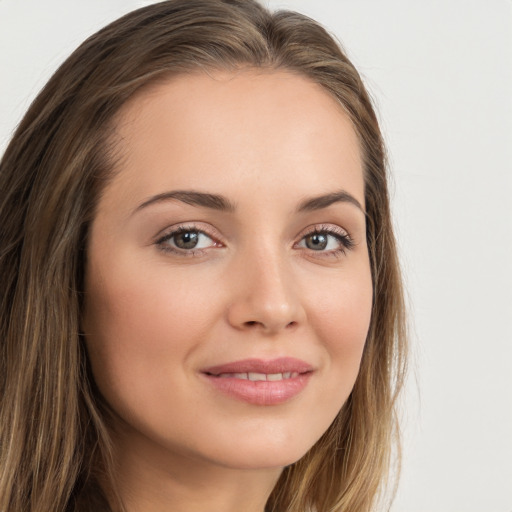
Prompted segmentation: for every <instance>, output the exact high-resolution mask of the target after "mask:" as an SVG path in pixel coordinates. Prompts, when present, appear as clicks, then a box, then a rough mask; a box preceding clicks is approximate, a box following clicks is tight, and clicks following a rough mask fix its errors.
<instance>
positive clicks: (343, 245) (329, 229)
mask: <svg viewBox="0 0 512 512" xmlns="http://www.w3.org/2000/svg"><path fill="white" fill-rule="evenodd" d="M183 233H197V234H198V235H200V236H201V235H204V236H207V237H208V238H210V239H211V240H212V241H213V244H212V245H210V246H209V247H205V248H199V249H195V248H192V249H180V248H178V247H173V246H171V245H169V243H168V242H169V241H170V240H173V239H174V237H176V236H178V235H180V234H183ZM313 235H327V236H330V237H333V238H335V239H336V240H337V241H338V242H339V244H340V245H339V247H338V248H337V249H332V250H329V251H315V250H314V249H309V250H308V249H307V248H306V250H308V252H309V253H313V254H315V253H316V256H317V257H322V258H325V257H340V256H342V255H345V254H346V253H347V251H350V250H351V249H353V247H354V245H355V244H354V241H353V240H352V238H351V237H350V235H349V234H348V233H347V232H346V231H345V230H344V229H342V228H340V227H338V226H333V225H332V224H327V225H320V226H315V227H314V228H313V229H311V230H309V231H307V232H305V233H304V234H302V236H301V238H300V240H299V242H297V243H295V244H294V247H297V246H298V245H299V244H300V243H302V242H303V241H304V240H305V239H306V237H308V236H313ZM155 245H156V246H157V247H158V249H159V250H161V251H162V252H165V253H172V254H177V255H179V256H185V257H194V256H196V257H197V256H202V255H204V254H205V253H206V251H207V250H208V249H210V248H212V247H222V243H221V242H218V241H217V240H216V237H215V236H214V235H213V234H210V233H208V232H207V231H206V230H204V229H200V228H198V227H197V226H195V225H184V226H179V227H177V228H173V229H172V230H171V231H168V232H167V233H165V234H164V235H163V236H161V237H160V238H158V239H157V240H156V242H155Z"/></svg>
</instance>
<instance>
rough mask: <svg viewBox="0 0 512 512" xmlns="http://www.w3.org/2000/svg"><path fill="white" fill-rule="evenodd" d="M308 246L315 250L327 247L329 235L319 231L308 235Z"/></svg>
mask: <svg viewBox="0 0 512 512" xmlns="http://www.w3.org/2000/svg"><path fill="white" fill-rule="evenodd" d="M306 247H307V248H308V249H313V250H314V251H320V250H322V249H325V248H326V247H327V237H326V236H325V235H321V234H318V233H315V234H313V235H309V236H307V237H306Z"/></svg>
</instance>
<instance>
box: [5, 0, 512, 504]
mask: <svg viewBox="0 0 512 512" xmlns="http://www.w3.org/2000/svg"><path fill="white" fill-rule="evenodd" d="M149 3H152V2H143V1H135V0H74V1H72V0H45V1H41V0H0V154H1V153H2V152H3V150H4V149H5V146H6V144H7V141H8V139H9V137H10V135H11V133H12V131H13V129H14V128H15V126H16V124H17V123H18V122H19V120H20V119H21V116H22V115H23V113H24V111H25V110H26V108H27V107H28V105H29V103H30V101H31V100H32V99H33V98H34V97H35V95H36V94H37V92H38V90H39V89H40V88H41V87H42V86H43V85H44V83H45V82H46V80H47V79H48V78H49V76H50V74H51V73H52V72H53V71H54V70H55V69H56V67H57V66H58V65H59V64H60V63H61V62H62V61H63V60H64V58H65V57H66V56H67V55H68V54H69V53H70V52H71V51H72V50H73V49H74V48H75V47H76V46H77V45H78V44H79V43H80V42H81V41H82V40H83V39H84V38H85V37H86V36H88V35H90V34H92V33H93V32H94V31H96V30H97V29H99V28H100V27H101V26H103V25H104V24H106V23H107V22H109V21H111V20H113V19H114V18H116V17H118V16H119V15H121V14H123V13H125V12H127V11H129V10H131V9H133V8H136V7H139V6H142V5H147V4H149ZM269 4H270V6H271V7H287V8H291V9H294V10H298V11H300V12H303V13H305V14H308V15H310V16H311V17H313V18H315V19H317V20H319V21H320V22H322V23H323V24H324V25H325V26H326V27H327V28H328V29H329V30H330V31H331V32H334V33H335V34H336V35H337V37H338V38H339V39H340V40H341V41H342V43H343V45H344V47H345V49H346V50H347V52H348V54H349V56H350V57H351V58H352V60H353V62H354V63H355V64H356V66H357V67H358V69H359V70H360V72H361V73H362V75H363V76H364V78H365V81H366V83H367V85H368V87H369V89H370V91H371V93H372V96H373V97H374V100H375V103H376V107H377V110H378V112H379V116H380V118H381V123H382V128H383V130H384V133H385V138H386V140H387V143H388V148H389V155H390V167H391V170H392V173H393V176H394V179H393V181H394V184H393V186H392V189H393V209H394V212H395V223H396V228H397V236H398V240H399V245H400V250H401V256H402V261H403V265H404V271H405V275H406V281H407V291H408V296H409V302H410V312H411V326H412V329H411V330H412V349H413V360H412V363H411V369H412V372H411V378H410V380H409V383H408V386H407V393H406V397H405V400H404V403H403V407H402V408H403V415H404V422H403V425H404V427H403V428H404V441H405V443H404V462H403V475H402V480H401V483H400V486H399V490H398V495H397V499H396V501H395V504H394V505H393V508H392V512H512V264H511V259H512V205H511V203H512V200H511V197H512V178H511V176H512V99H511V97H512V2H511V1H510V0H488V1H487V0H486V1H483V0H480V1H476V0H429V1H428V2H425V1H422V0H387V1H382V0H381V1H379V0H287V1H286V0H283V1H277V0H271V1H270V2H269ZM0 222H1V219H0Z"/></svg>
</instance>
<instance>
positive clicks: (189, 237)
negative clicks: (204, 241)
mask: <svg viewBox="0 0 512 512" xmlns="http://www.w3.org/2000/svg"><path fill="white" fill-rule="evenodd" d="M198 239H199V233H197V232H196V231H186V232H185V233H180V234H179V235H176V237H175V239H174V243H175V244H176V247H179V248H180V249H193V248H194V247H195V246H196V245H197V242H198Z"/></svg>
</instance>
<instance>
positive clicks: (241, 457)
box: [83, 70, 372, 468]
mask: <svg viewBox="0 0 512 512" xmlns="http://www.w3.org/2000/svg"><path fill="white" fill-rule="evenodd" d="M117 135H118V139H119V148H118V149H119V151H120V154H121V155H122V156H121V159H120V161H119V164H118V169H117V174H116V175H115V177H114V178H113V180H112V181H111V182H110V183H109V184H108V186H107V187H106V189H105V190H104V193H103V195H102V196H101V199H100V202H99V207H98V210H97V215H96V218H95V220H94V222H93V224H92V228H91V233H90V239H89V247H88V260H87V268H86V299H85V310H84V318H83V328H84V330H85V333H86V340H87V348H88V352H89V356H90V360H91V364H92V369H93V374H94V378H95V380H96V383H97V385H98V387H99V390H100V391H101V393H102V395H103V396H104V397H105V399H106V401H107V402H108V403H109V404H110V406H111V408H112V409H113V410H114V411H115V413H116V415H117V426H118V427H119V428H120V430H122V432H123V439H124V440H125V446H124V447H125V448H126V450H130V449H131V447H135V446H144V447H145V450H146V451H145V453H154V454H158V456H166V457H169V459H170V460H171V459H172V460H176V461H178V460H180V458H186V459H187V460H196V461H203V462H208V463H213V464H217V465H221V466H224V467H231V468H277V467H281V466H284V465H287V464H290V463H292V462H294V461H296V460H297V459H298V458H300V457H301V456H302V455H303V454H304V453H305V452H306V451H307V450H308V449H309V448H310V447H311V446H312V445H313V444H314V443H315V442H316V441H317V440H318V439H319V437H320V436H321V435H322V434H323V433H324V432H325V430H326V429H327V428H328V427H329V425H330V424H331V422H332V421H333V419H334V418H335V416H336V414H337V413H338V411H339V410H340V408H341V407H342V405H343V403H344V402H345V400H346V399H347V397H348V395H349V394H350V391H351V389H352V387H353V384H354V381H355V379H356V376H357V374H358V370H359V365H360V360H361V355H362V351H363V346H364V343H365V339H366V335H367V331H368V326H369V322H370V313H371V304H372V283H371V275H370V267H369V259H368V250H367V245H366V239H365V214H364V181H363V171H362V163H361V154H360V150H359V144H358V139H357V136H356V134H355V132H354V130H353V128H352V126H351V123H350V121H349V119H348V117H347V116H346V115H345V114H344V112H343V111H342V109H341V108H340V106H339V105H338V104H337V103H336V101H335V100H334V99H333V98H332V97H331V96H330V95H329V94H328V93H326V92H325V91H324V90H323V89H322V88H321V87H320V86H318V85H315V84H314V83H312V82H310V81H309V80H307V79H305V78H302V77H300V76H298V75H295V74H293V73H290V72H285V71H257V70H252V71H241V72H238V73H236V74H233V73H227V72H226V73H214V74H210V75H207V74H202V73H197V74H190V75H185V76H180V77H177V78H174V79H172V80H170V81H168V82H166V83H164V84H159V85H155V86H153V87H152V88H150V89H147V90H146V91H144V92H143V93H141V94H139V95H138V96H137V97H135V98H134V99H132V100H131V101H130V102H129V104H127V105H126V106H125V108H124V109H123V111H122V112H121V115H120V116H119V118H118V121H117Z"/></svg>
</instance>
